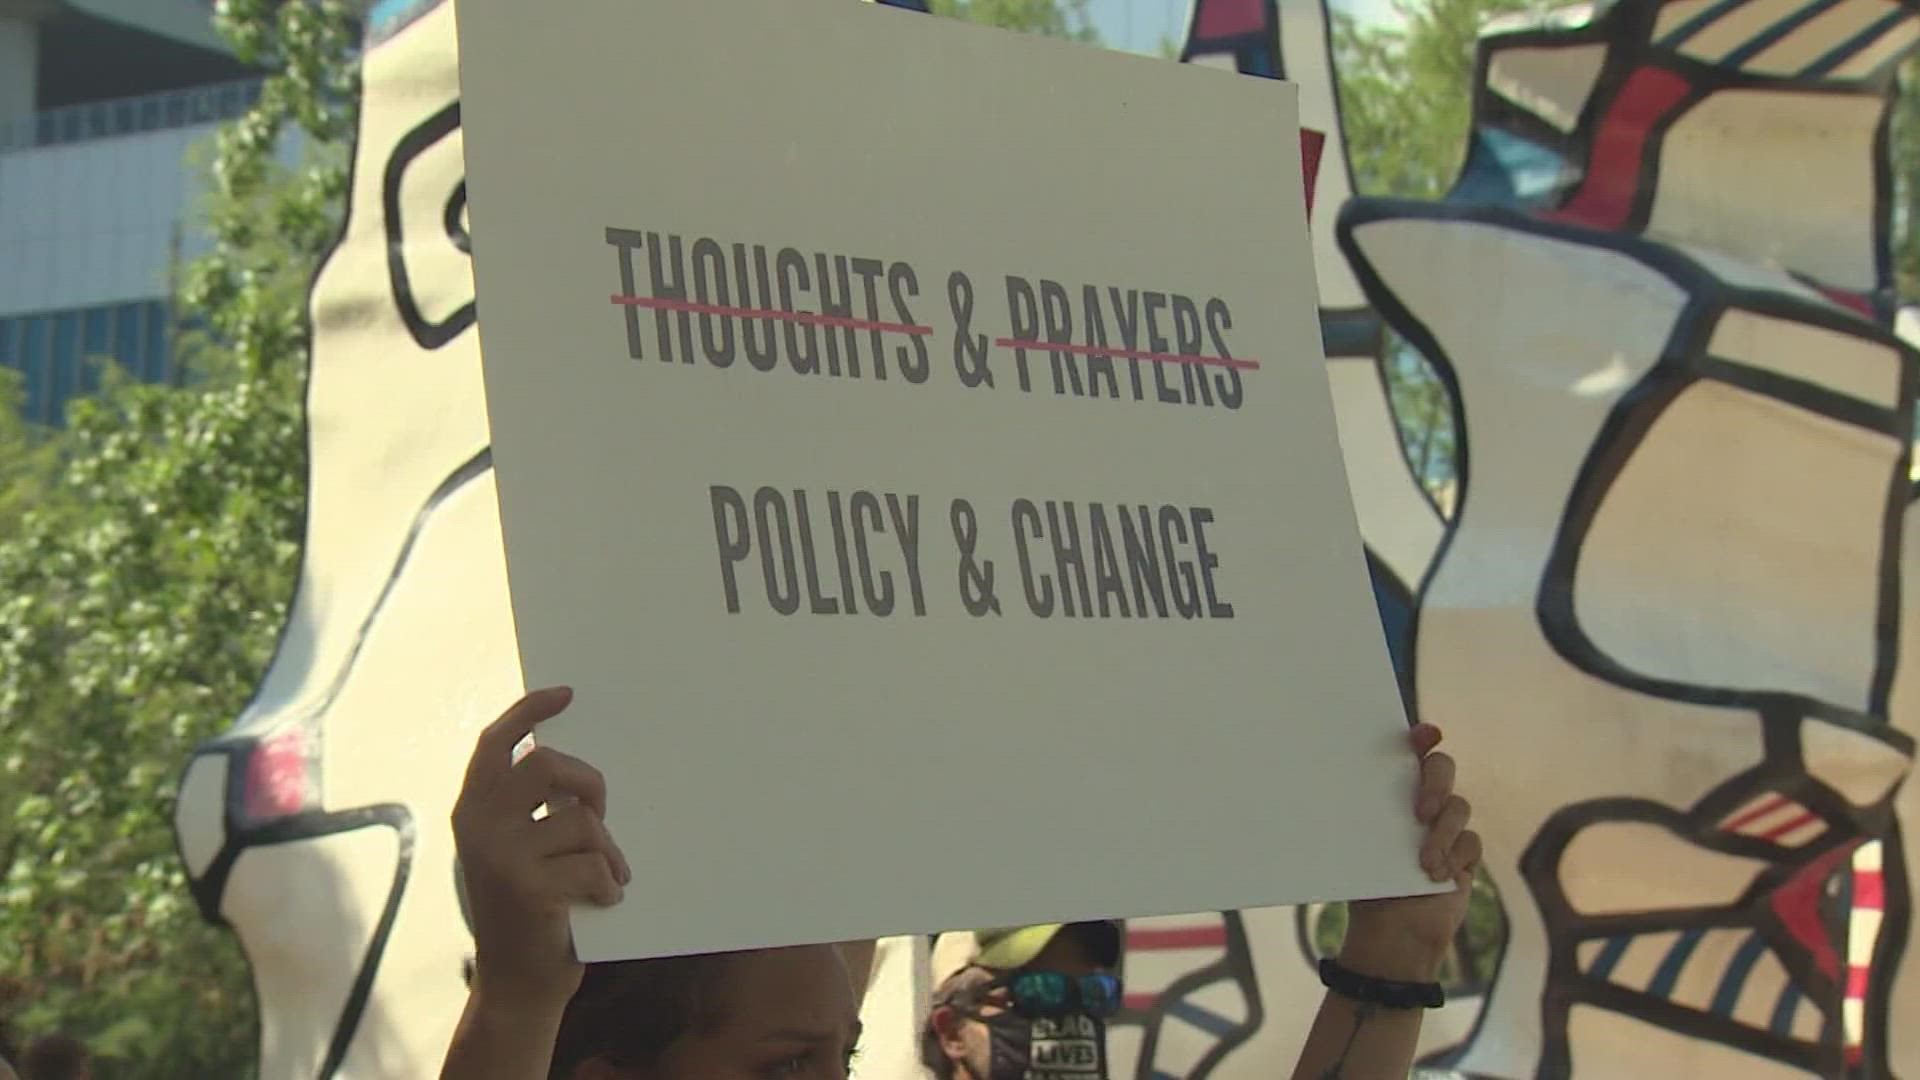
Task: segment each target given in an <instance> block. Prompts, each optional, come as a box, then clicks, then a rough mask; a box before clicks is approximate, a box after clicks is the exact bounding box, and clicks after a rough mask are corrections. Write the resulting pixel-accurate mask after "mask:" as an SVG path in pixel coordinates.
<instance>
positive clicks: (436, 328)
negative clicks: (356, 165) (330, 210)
mask: <svg viewBox="0 0 1920 1080" xmlns="http://www.w3.org/2000/svg"><path fill="white" fill-rule="evenodd" d="M459 130H460V102H459V101H458V100H455V101H454V102H453V103H452V104H450V105H448V106H446V107H445V108H443V109H441V110H440V111H439V112H436V113H434V114H433V115H432V116H429V117H427V118H426V119H425V120H423V121H421V122H420V123H419V124H418V125H416V126H415V127H414V128H413V129H412V130H411V131H409V132H407V133H406V134H405V135H403V136H401V137H400V141H399V142H398V143H396V144H394V148H393V155H392V156H391V157H389V158H388V159H387V165H386V169H385V171H384V172H383V173H382V174H381V185H380V200H381V212H382V213H383V214H384V215H385V217H384V220H383V221H382V225H383V227H384V228H385V229H386V236H387V278H388V281H389V282H390V283H391V285H392V288H393V302H394V306H395V307H396V309H397V310H398V311H399V312H400V321H401V322H402V323H405V324H406V327H407V333H408V334H411V335H412V336H413V340H414V342H415V344H417V345H419V346H420V347H421V348H422V349H426V350H429V351H432V350H434V349H438V348H440V347H441V346H443V345H445V344H447V343H448V342H450V341H452V340H453V339H454V338H457V337H459V336H460V335H461V334H462V333H465V332H466V330H467V329H468V328H469V327H471V326H473V323H474V319H475V313H476V312H475V304H474V301H473V300H472V299H469V300H467V302H466V303H464V304H462V305H460V307H458V308H457V309H455V310H454V312H453V314H451V315H449V316H447V317H446V318H444V319H438V320H436V319H431V318H429V317H427V316H426V315H425V314H423V313H422V312H421V310H420V302H419V300H418V299H416V298H415V297H414V295H413V285H412V282H411V281H410V280H409V278H408V276H407V259H406V247H407V245H406V223H405V222H404V221H402V220H401V212H402V209H401V202H402V200H401V190H400V188H401V185H402V183H403V182H404V181H405V180H406V175H407V166H409V165H411V164H413V162H414V160H415V159H417V158H418V157H420V155H422V154H424V153H426V152H427V151H428V150H430V149H432V148H433V147H435V146H437V145H438V144H439V143H440V142H441V141H442V140H443V139H448V138H451V137H452V136H453V134H454V133H455V132H457V131H459ZM466 187H467V185H466V181H465V180H464V179H463V180H461V182H460V183H459V185H458V186H457V187H456V188H455V189H454V192H453V194H452V195H450V196H448V203H447V209H446V211H445V212H444V214H443V215H442V220H443V222H444V228H445V230H446V233H447V237H448V239H449V240H451V241H452V242H453V243H454V245H455V246H456V247H458V248H459V249H460V250H461V251H462V252H467V253H470V252H471V251H472V242H471V239H470V238H467V235H466V229H465V227H464V226H462V225H460V224H459V221H460V218H459V215H458V212H457V210H456V207H462V208H463V207H464V206H465V204H466ZM463 241H464V242H463Z"/></svg>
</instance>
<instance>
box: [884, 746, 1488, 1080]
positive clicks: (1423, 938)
mask: <svg viewBox="0 0 1920 1080" xmlns="http://www.w3.org/2000/svg"><path fill="white" fill-rule="evenodd" d="M1410 739H1411V742H1412V744H1413V749H1414V752H1415V753H1416V754H1418V755H1420V757H1421V758H1422V762H1421V779H1420V790H1419V792H1418V793H1417V795H1416V796H1415V800H1414V814H1415V816H1416V817H1418V818H1419V819H1420V820H1421V821H1422V822H1423V823H1425V824H1426V825H1427V835H1426V838H1425V841H1424V843H1423V845H1422V848H1421V853H1420V859H1421V865H1422V866H1423V867H1424V868H1425V869H1426V871H1427V875H1428V876H1429V877H1430V878H1432V879H1433V880H1434V881H1435V882H1444V881H1452V882H1454V883H1455V885H1456V888H1455V889H1454V891H1452V892H1449V893H1443V894H1440V895H1438V896H1426V897H1407V898H1404V899H1391V900H1369V901H1362V902H1356V903H1354V904H1352V905H1350V907H1349V909H1348V913H1349V914H1348V926H1347V936H1346V939H1345V941H1344V943H1343V944H1342V946H1341V949H1340V954H1339V956H1338V957H1335V958H1332V959H1330V960H1329V961H1328V962H1326V963H1324V964H1323V965H1322V967H1321V977H1322V981H1324V982H1325V983H1326V984H1327V988H1328V992H1327V996H1326V998H1325V999H1324V1000H1323V1001H1322V1003H1321V1006H1320V1011H1319V1013H1318V1015H1317V1016H1316V1017H1315V1020H1314V1025H1313V1029H1312V1032H1311V1033H1310V1034H1309V1036H1308V1039H1307V1044H1306V1046H1305V1047H1303V1048H1302V1050H1301V1055H1300V1060H1299V1064H1298V1065H1296V1066H1295V1069H1294V1073H1293V1075H1294V1076H1295V1077H1296V1078H1299V1080H1309V1078H1311V1080H1404V1078H1405V1077H1406V1076H1407V1074H1408V1073H1409V1071H1411V1069H1412V1067H1413V1057H1414V1053H1415V1051H1416V1049H1417V1044H1418V1042H1419V1038H1420V1018H1421V1012H1422V1010H1423V1009H1426V1008H1433V1007H1437V1006H1439V1005H1440V1004H1441V1001H1442V997H1441V992H1440V987H1439V985H1438V984H1437V983H1436V982H1435V981H1434V980H1435V979H1436V978H1437V977H1438V975H1439V971H1440V965H1441V962H1442V960H1443V959H1444V957H1445V956H1446V954H1447V951H1448V949H1449V948H1450V947H1451V945H1452V942H1453V940H1454V935H1455V933H1456V932H1458V930H1459V928H1460V925H1461V923H1462V922H1463V921H1464V920H1465V918H1466V913H1467V897H1468V895H1469V887H1470V885H1471V884H1472V881H1473V873H1474V869H1475V867H1476V866H1477V865H1478V864H1479V860H1480V838H1479V836H1477V835H1476V834H1475V833H1473V832H1471V831H1470V830H1468V829H1467V823H1468V818H1469V816H1470V813H1471V808H1470V807H1469V806H1468V805H1467V803H1466V801H1465V800H1464V799H1462V798H1460V797H1459V796H1458V795H1455V794H1454V792H1453V780H1454V770H1455V766H1454V762H1453V759H1452V758H1450V757H1449V756H1448V755H1446V754H1442V753H1436V752H1434V747H1436V746H1437V745H1439V742H1440V731H1439V729H1437V728H1435V727H1433V726H1432V725H1430V724H1421V725H1419V726H1417V727H1415V728H1414V729H1413V731H1412V733H1411V736H1410ZM1121 947H1122V938H1121V930H1120V926H1119V924H1117V923H1113V922H1081V923H1068V924H1047V925H1040V926H1025V927H1017V928H1009V929H997V930H980V931H972V932H966V931H961V932H954V933H947V934H942V935H941V936H940V937H939V938H938V939H937V940H936V942H935V944H934V953H933V978H934V984H935V987H934V994H933V1007H932V1008H931V1009H930V1010H929V1012H928V1015H927V1020H926V1023H925V1025H924V1026H923V1027H922V1029H921V1038H920V1058H921V1063H922V1064H923V1065H925V1066H926V1068H927V1070H928V1071H929V1072H931V1073H932V1074H933V1076H934V1078H935V1080H1108V1078H1109V1074H1108V1067H1107V1043H1106V1034H1107V1021H1109V1020H1110V1019H1112V1018H1113V1017H1114V1016H1115V1015H1116V1014H1117V1013H1118V1012H1119V1011H1120V1007H1121V1002H1122V999H1123V993H1124V991H1123V987H1122V985H1121V981H1120V978H1119V977H1118V975H1117V974H1116V972H1117V971H1119V969H1120V958H1121Z"/></svg>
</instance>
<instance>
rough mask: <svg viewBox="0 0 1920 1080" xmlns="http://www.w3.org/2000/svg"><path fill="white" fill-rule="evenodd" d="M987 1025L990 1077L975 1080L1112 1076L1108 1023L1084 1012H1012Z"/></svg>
mask: <svg viewBox="0 0 1920 1080" xmlns="http://www.w3.org/2000/svg"><path fill="white" fill-rule="evenodd" d="M977 1019H978V1020H979V1021H980V1022H981V1023H982V1024H985V1025H986V1026H987V1037H988V1040H989V1050H988V1054H987V1061H988V1067H987V1075H986V1076H983V1077H977V1078H975V1080H1107V1025H1106V1023H1105V1022H1104V1021H1101V1020H1096V1019H1094V1018H1093V1017H1091V1016H1088V1015H1086V1014H1085V1013H1068V1014H1067V1015H1065V1016H1043V1017H1026V1016H1021V1015H1020V1014H1019V1013H1017V1012H1013V1011H1011V1010H1009V1011H1007V1012H1003V1013H1000V1014H999V1015H997V1016H982V1017H978V1018H977Z"/></svg>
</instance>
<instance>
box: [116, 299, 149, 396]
mask: <svg viewBox="0 0 1920 1080" xmlns="http://www.w3.org/2000/svg"><path fill="white" fill-rule="evenodd" d="M144 306H145V305H142V304H121V305H120V306H119V307H116V308H114V309H113V353H112V355H113V358H114V359H115V360H117V361H119V362H120V366H121V367H124V368H126V369H127V370H128V371H129V372H131V373H132V374H133V376H134V377H135V378H142V379H143V378H146V374H145V372H144V371H142V370H141V367H140V351H139V350H140V343H141V342H143V341H145V340H146V338H144V337H142V336H141V333H140V313H141V311H142V309H143V308H144Z"/></svg>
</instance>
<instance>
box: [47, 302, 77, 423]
mask: <svg viewBox="0 0 1920 1080" xmlns="http://www.w3.org/2000/svg"><path fill="white" fill-rule="evenodd" d="M79 385H80V316H79V315H78V314H77V313H75V312H71V311H69V312H66V313H64V314H60V315H55V316H54V317H53V355H52V356H51V357H49V358H48V363H47V418H48V420H49V421H50V422H52V423H55V424H61V423H65V422H66V418H67V399H68V398H70V397H72V396H73V392H74V390H76V389H78V387H79Z"/></svg>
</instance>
